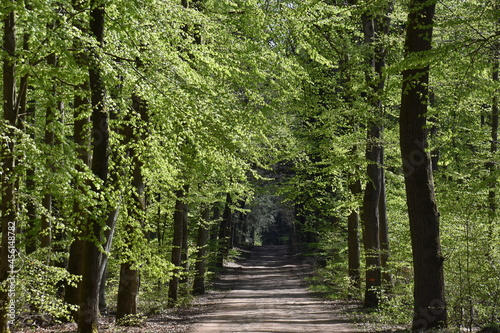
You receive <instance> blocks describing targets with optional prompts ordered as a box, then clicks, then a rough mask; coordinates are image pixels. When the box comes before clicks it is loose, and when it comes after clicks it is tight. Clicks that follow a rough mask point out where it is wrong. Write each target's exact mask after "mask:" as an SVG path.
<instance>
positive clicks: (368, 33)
mask: <svg viewBox="0 0 500 333" xmlns="http://www.w3.org/2000/svg"><path fill="white" fill-rule="evenodd" d="M384 23H385V22H384V19H383V18H382V17H379V16H377V17H372V16H368V15H363V31H364V37H365V43H366V44H368V45H371V44H373V43H374V42H375V41H377V40H378V39H379V38H380V35H381V34H383V33H384V29H383V28H384ZM384 53H385V51H384V49H383V47H382V46H381V45H377V46H374V49H373V54H372V55H371V56H370V57H369V58H368V59H367V62H368V64H369V68H368V72H367V74H366V81H367V85H368V86H369V89H370V92H369V101H370V104H371V106H372V108H373V111H372V113H373V114H372V115H371V120H370V121H369V122H368V133H367V148H366V159H367V160H368V166H367V170H366V171H367V175H368V183H367V185H366V189H365V195H364V200H363V212H362V220H363V223H364V237H363V239H364V248H365V255H366V283H365V303H364V305H365V306H366V307H377V306H378V303H379V292H380V287H381V262H380V238H379V237H380V230H379V229H380V212H379V209H380V203H379V201H380V198H381V190H382V172H383V169H382V160H383V157H382V153H383V150H382V142H381V141H382V117H383V113H382V101H381V100H380V94H381V92H382V91H383V89H384V77H383V73H382V71H383V68H384V67H385V59H384V57H385V55H384ZM372 72H374V74H373V75H372V74H371V73H372Z"/></svg>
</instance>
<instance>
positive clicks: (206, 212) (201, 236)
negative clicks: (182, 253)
mask: <svg viewBox="0 0 500 333" xmlns="http://www.w3.org/2000/svg"><path fill="white" fill-rule="evenodd" d="M209 219H210V209H209V208H208V206H207V207H206V208H205V209H203V210H202V213H201V219H200V225H199V227H198V237H197V240H196V247H197V248H198V251H197V252H196V263H195V269H194V270H195V277H194V282H193V294H194V295H201V294H204V293H205V273H206V259H207V258H206V253H207V241H208V222H209Z"/></svg>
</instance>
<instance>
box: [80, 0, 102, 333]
mask: <svg viewBox="0 0 500 333" xmlns="http://www.w3.org/2000/svg"><path fill="white" fill-rule="evenodd" d="M90 7H91V8H92V9H91V13H90V30H91V33H92V34H91V35H92V37H94V38H95V39H96V41H97V43H98V47H102V45H103V40H104V16H105V15H104V12H105V10H104V5H103V4H97V3H95V2H94V1H92V3H91V6H90ZM91 52H92V55H91V62H92V63H91V65H90V67H89V79H90V91H91V103H92V131H93V133H92V134H93V140H92V148H93V151H92V172H93V173H94V174H95V175H96V176H97V177H98V178H99V179H100V180H101V181H102V182H103V184H104V185H103V186H106V185H107V180H108V164H109V119H108V118H109V115H108V110H107V109H106V105H105V104H106V101H105V87H104V82H103V78H102V73H101V68H100V63H99V56H98V55H97V52H96V50H92V51H91ZM94 191H96V192H97V191H99V190H98V189H97V188H94ZM99 210H102V207H100V209H99ZM105 211H107V207H106V205H105ZM93 215H95V216H89V217H88V221H87V228H86V230H87V231H88V233H89V234H88V236H90V239H88V240H85V241H84V256H83V278H82V282H81V288H82V289H81V296H82V298H81V300H80V312H79V318H78V333H96V332H98V331H99V287H100V283H101V277H102V271H101V270H102V267H101V265H102V261H103V253H102V252H101V251H100V250H99V247H98V246H99V244H100V243H103V241H102V236H101V234H102V232H103V230H104V225H105V222H106V217H104V216H102V215H103V213H102V212H100V211H97V212H95V213H94V214H93ZM108 220H109V217H108Z"/></svg>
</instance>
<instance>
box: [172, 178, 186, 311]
mask: <svg viewBox="0 0 500 333" xmlns="http://www.w3.org/2000/svg"><path fill="white" fill-rule="evenodd" d="M186 195H187V186H186V187H184V188H183V189H181V190H178V191H177V193H176V196H177V200H176V202H175V211H174V239H173V242H172V258H171V262H172V264H174V265H175V267H176V268H175V270H174V275H173V277H172V279H171V280H170V282H169V286H168V303H169V305H170V306H173V305H175V304H176V303H177V300H178V297H179V280H180V274H181V256H182V233H183V227H184V219H185V218H186V215H187V205H186V203H185V202H184V198H185V197H186Z"/></svg>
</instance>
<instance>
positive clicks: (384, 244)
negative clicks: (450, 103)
mask: <svg viewBox="0 0 500 333" xmlns="http://www.w3.org/2000/svg"><path fill="white" fill-rule="evenodd" d="M381 165H382V171H381V178H382V179H381V181H380V186H381V187H380V199H379V210H378V211H379V241H380V266H381V269H382V284H383V286H384V287H385V288H390V285H391V280H392V279H391V274H390V272H388V271H387V268H388V267H387V265H388V262H389V258H390V254H391V252H390V247H389V226H388V223H387V197H386V186H385V170H384V148H383V147H382V153H381Z"/></svg>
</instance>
